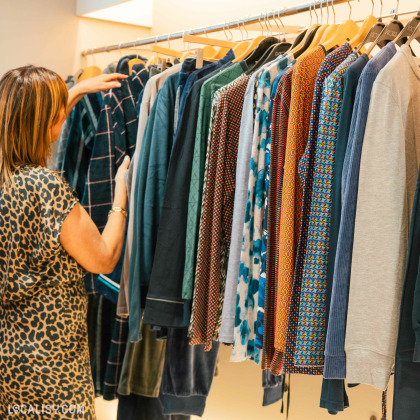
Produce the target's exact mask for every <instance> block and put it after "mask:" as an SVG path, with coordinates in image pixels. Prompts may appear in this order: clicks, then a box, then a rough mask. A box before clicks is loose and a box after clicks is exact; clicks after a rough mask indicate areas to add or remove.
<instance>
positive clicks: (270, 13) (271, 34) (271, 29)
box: [267, 10, 274, 36]
mask: <svg viewBox="0 0 420 420" xmlns="http://www.w3.org/2000/svg"><path fill="white" fill-rule="evenodd" d="M272 14H273V11H272V10H271V11H270V10H268V11H267V16H268V24H269V25H270V36H273V32H274V31H273V24H272V23H271V19H272V18H273V16H270V15H272Z"/></svg>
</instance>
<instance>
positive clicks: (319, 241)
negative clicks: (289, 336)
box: [295, 50, 357, 366]
mask: <svg viewBox="0 0 420 420" xmlns="http://www.w3.org/2000/svg"><path fill="white" fill-rule="evenodd" d="M334 53H336V57H337V56H338V50H336V51H334ZM343 53H344V52H343ZM331 55H332V54H331ZM343 55H344V54H343ZM356 58H357V55H356V54H355V53H352V54H350V56H349V57H348V58H347V59H346V60H344V61H343V62H342V63H341V64H340V65H339V66H338V67H337V68H336V70H335V71H334V72H333V73H332V74H331V75H330V76H328V78H327V79H326V81H325V85H324V89H323V95H322V102H321V111H320V116H319V128H318V138H317V145H316V156H315V168H314V177H313V193H312V202H311V205H310V212H309V214H308V217H309V223H308V238H307V250H306V255H305V261H304V266H303V281H302V290H301V296H300V309H299V325H298V330H297V336H296V350H295V365H297V366H321V365H323V362H324V346H325V331H326V327H325V310H326V302H325V299H326V276H327V266H328V261H327V260H328V244H329V228H330V218H331V191H332V190H331V184H332V176H333V167H334V152H335V143H336V139H337V130H338V125H339V120H340V114H341V104H342V91H343V85H344V75H345V72H346V70H347V68H348V67H349V65H350V64H352V63H353V61H355V59H356ZM327 59H328V57H327Z"/></svg>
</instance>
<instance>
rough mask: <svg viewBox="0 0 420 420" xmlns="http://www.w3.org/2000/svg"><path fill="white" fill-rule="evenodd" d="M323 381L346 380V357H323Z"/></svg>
mask: <svg viewBox="0 0 420 420" xmlns="http://www.w3.org/2000/svg"><path fill="white" fill-rule="evenodd" d="M324 378H325V379H346V356H331V355H325V360H324Z"/></svg>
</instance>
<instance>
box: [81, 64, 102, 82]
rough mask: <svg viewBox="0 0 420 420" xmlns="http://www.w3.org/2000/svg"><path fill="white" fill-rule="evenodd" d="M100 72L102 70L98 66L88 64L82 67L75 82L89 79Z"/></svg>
mask: <svg viewBox="0 0 420 420" xmlns="http://www.w3.org/2000/svg"><path fill="white" fill-rule="evenodd" d="M101 74H102V70H101V69H100V68H99V67H98V66H89V67H84V68H83V73H82V74H81V75H80V76H79V78H78V79H77V83H78V82H81V81H82V80H86V79H91V78H92V77H96V76H99V75H101Z"/></svg>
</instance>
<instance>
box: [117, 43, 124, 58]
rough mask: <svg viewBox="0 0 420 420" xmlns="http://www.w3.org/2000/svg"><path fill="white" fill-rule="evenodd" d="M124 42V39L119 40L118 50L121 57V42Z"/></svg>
mask: <svg viewBox="0 0 420 420" xmlns="http://www.w3.org/2000/svg"><path fill="white" fill-rule="evenodd" d="M122 43H123V42H122V41H120V42H119V44H118V52H119V53H120V57H121V44H122Z"/></svg>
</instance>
